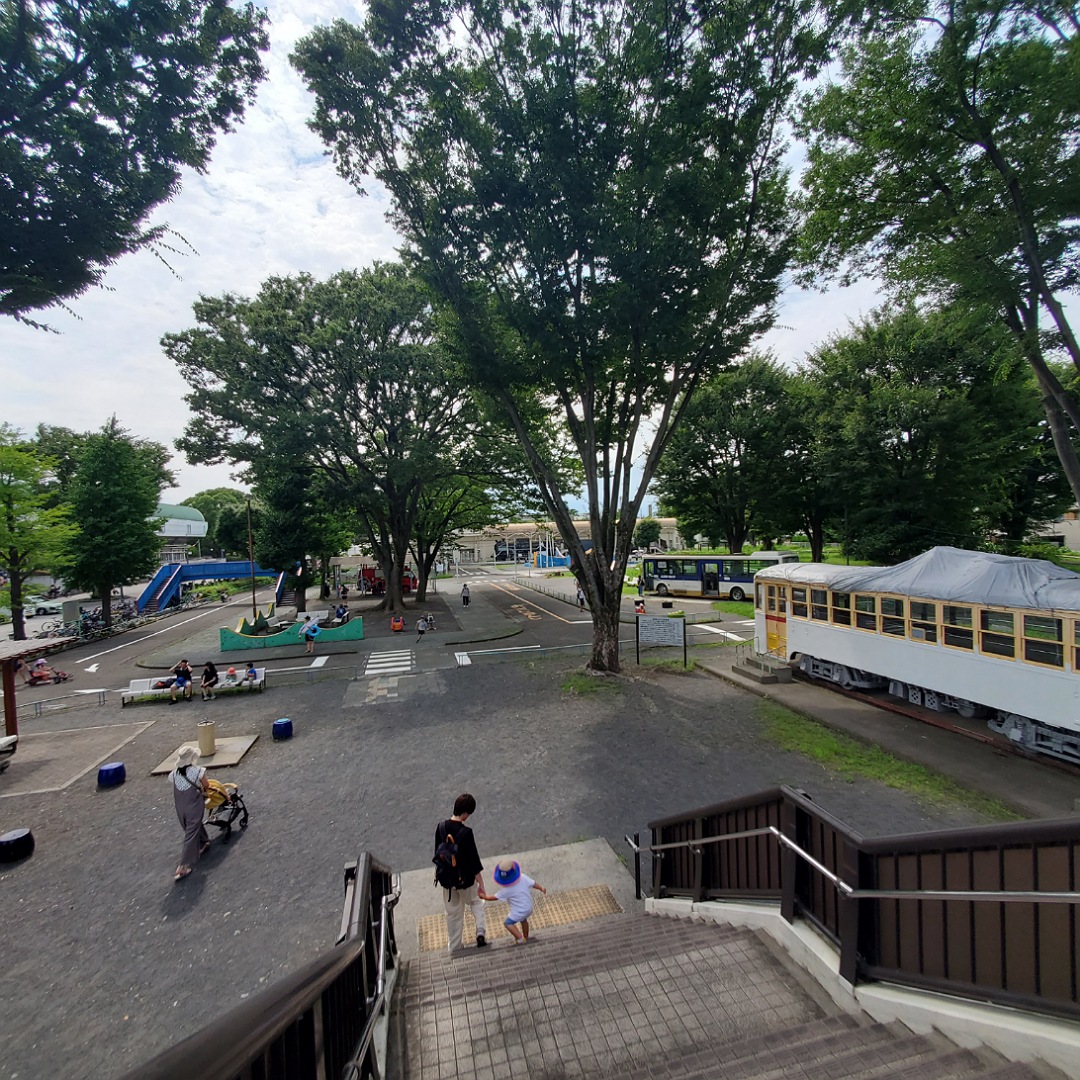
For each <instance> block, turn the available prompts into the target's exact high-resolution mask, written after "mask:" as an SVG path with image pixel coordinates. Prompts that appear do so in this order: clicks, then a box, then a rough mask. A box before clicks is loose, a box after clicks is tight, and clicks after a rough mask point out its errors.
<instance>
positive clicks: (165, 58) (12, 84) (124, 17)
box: [0, 0, 268, 321]
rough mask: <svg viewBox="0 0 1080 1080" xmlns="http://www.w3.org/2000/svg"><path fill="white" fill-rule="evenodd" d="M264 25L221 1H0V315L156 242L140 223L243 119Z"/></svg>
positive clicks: (259, 73)
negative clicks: (185, 171) (185, 172)
mask: <svg viewBox="0 0 1080 1080" xmlns="http://www.w3.org/2000/svg"><path fill="white" fill-rule="evenodd" d="M265 24H266V15H265V14H264V13H263V12H261V11H256V10H255V9H254V7H253V6H252V5H250V4H247V5H244V6H242V7H233V6H231V5H230V4H229V3H228V0H139V3H137V4H131V3H125V2H123V0H83V2H76V0H13V2H11V3H5V4H4V5H3V7H2V8H0V176H2V177H3V178H4V183H2V184H0V238H2V239H0V312H2V313H4V314H7V315H13V316H14V317H15V318H17V319H23V320H25V321H30V320H28V319H27V318H26V315H27V313H28V312H32V311H34V310H37V309H40V308H44V307H48V306H50V305H53V304H56V303H60V302H62V301H64V300H66V299H70V298H72V297H74V296H78V295H79V294H80V293H82V292H83V291H84V290H86V289H87V288H88V287H90V286H91V285H95V284H97V283H98V282H99V281H100V280H101V278H102V276H103V275H104V273H105V271H106V269H107V268H108V267H109V265H110V264H111V263H113V262H114V261H115V260H116V259H118V258H119V257H120V256H121V255H125V254H127V253H128V252H131V251H135V250H137V249H138V248H141V247H145V246H147V245H150V246H155V245H160V243H161V241H162V238H163V236H164V234H165V232H166V231H167V230H166V227H165V226H160V225H159V226H154V227H147V226H146V224H145V222H146V218H147V216H148V215H149V214H150V212H151V211H152V210H153V209H154V208H155V207H156V206H158V205H159V204H161V203H163V202H166V201H168V200H169V199H171V198H172V197H173V196H175V195H176V193H177V191H178V190H179V188H180V176H181V171H182V170H183V169H184V168H190V169H194V170H196V171H201V170H203V169H204V168H205V166H206V164H207V162H208V160H209V158H210V152H211V150H212V149H213V146H214V140H215V137H216V135H217V134H218V132H224V131H229V130H231V128H232V126H233V124H234V123H235V122H236V121H237V120H239V119H240V117H242V115H243V112H244V108H245V105H246V104H247V103H248V102H249V101H251V100H252V99H253V97H254V93H255V87H256V86H257V84H258V83H259V81H260V80H261V79H262V78H263V75H264V70H263V66H262V63H261V61H260V58H259V52H260V51H262V50H265V49H266V48H267V46H268V42H267V36H266V30H265Z"/></svg>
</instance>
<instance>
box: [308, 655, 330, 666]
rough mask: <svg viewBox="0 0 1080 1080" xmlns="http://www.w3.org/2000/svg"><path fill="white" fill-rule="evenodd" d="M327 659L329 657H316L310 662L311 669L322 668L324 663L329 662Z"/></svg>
mask: <svg viewBox="0 0 1080 1080" xmlns="http://www.w3.org/2000/svg"><path fill="white" fill-rule="evenodd" d="M329 659H330V657H329V656H316V657H315V659H314V660H312V661H311V666H312V667H322V666H323V664H325V663H326V661H327V660H329Z"/></svg>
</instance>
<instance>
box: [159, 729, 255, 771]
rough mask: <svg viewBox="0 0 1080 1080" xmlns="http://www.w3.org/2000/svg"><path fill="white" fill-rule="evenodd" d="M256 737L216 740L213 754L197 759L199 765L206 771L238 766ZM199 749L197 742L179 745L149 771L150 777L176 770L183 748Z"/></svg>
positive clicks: (241, 736)
mask: <svg viewBox="0 0 1080 1080" xmlns="http://www.w3.org/2000/svg"><path fill="white" fill-rule="evenodd" d="M258 737H259V736H258V735H229V736H225V737H223V738H219V739H218V740H217V749H216V750H215V751H214V753H213V754H210V755H208V756H206V757H200V758H199V764H200V765H204V766H206V768H208V769H220V768H222V767H223V766H226V765H239V764H240V759H241V758H242V757H243V756H244V755H245V754H246V753H247V752H248V751H249V750H250V749H251V748H252V747H253V746H254V745H255V740H256V739H258ZM189 746H190V747H191V748H192V749H193V750H198V749H199V740H198V739H194V740H192V741H191V742H186V743H181V744H180V745H179V746H178V747H177V748H176V749H175V750H174V751H173V752H172V753H171V754H170V755H169V756H168V757H167V758H166V759H165V760H164V761H163V762H161V764H160V765H156V766H155V767H154V768H153V769H151V770H150V775H151V776H162V775H164V774H166V773H171V772H172V771H173V769H175V768H176V759H177V758H178V757H179V756H180V751H181V750H183V749H184V748H185V747H189Z"/></svg>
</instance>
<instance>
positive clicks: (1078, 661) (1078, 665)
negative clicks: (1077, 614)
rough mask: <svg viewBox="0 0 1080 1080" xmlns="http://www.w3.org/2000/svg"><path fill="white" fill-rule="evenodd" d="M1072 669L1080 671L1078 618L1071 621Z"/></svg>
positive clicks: (1079, 626)
mask: <svg viewBox="0 0 1080 1080" xmlns="http://www.w3.org/2000/svg"><path fill="white" fill-rule="evenodd" d="M1073 670H1074V671H1080V619H1077V620H1076V621H1075V622H1074V623H1073Z"/></svg>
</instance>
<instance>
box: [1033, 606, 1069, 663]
mask: <svg viewBox="0 0 1080 1080" xmlns="http://www.w3.org/2000/svg"><path fill="white" fill-rule="evenodd" d="M1024 659H1025V660H1029V661H1031V663H1033V664H1050V665H1051V666H1052V667H1061V666H1062V664H1063V658H1062V650H1061V620H1060V619H1054V618H1051V617H1050V616H1049V615H1025V616H1024Z"/></svg>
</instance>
